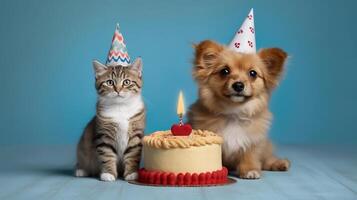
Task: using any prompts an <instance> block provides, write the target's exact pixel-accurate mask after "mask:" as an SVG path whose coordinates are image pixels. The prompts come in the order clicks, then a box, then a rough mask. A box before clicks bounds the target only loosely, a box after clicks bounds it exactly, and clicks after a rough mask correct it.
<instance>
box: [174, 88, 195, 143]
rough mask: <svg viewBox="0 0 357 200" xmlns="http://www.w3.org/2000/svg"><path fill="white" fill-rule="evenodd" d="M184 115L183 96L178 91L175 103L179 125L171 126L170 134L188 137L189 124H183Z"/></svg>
mask: <svg viewBox="0 0 357 200" xmlns="http://www.w3.org/2000/svg"><path fill="white" fill-rule="evenodd" d="M184 113H185V104H184V101H183V94H182V91H180V94H179V98H178V102H177V115H178V116H179V123H178V124H174V125H172V126H171V133H172V134H173V135H175V136H188V135H190V134H191V132H192V127H191V125H190V124H184V123H183V115H184Z"/></svg>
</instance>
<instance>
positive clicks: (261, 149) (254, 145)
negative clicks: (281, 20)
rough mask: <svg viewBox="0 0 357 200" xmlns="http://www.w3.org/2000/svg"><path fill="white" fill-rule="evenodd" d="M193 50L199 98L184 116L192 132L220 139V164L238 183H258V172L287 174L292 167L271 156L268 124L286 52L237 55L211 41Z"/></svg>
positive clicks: (262, 51)
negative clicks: (208, 133)
mask: <svg viewBox="0 0 357 200" xmlns="http://www.w3.org/2000/svg"><path fill="white" fill-rule="evenodd" d="M194 48H195V58H194V66H193V77H194V79H195V80H196V82H197V84H198V88H199V95H198V96H199V97H198V100H197V101H196V102H195V103H194V104H192V105H191V106H190V109H189V112H188V121H189V123H190V124H191V125H192V127H193V128H195V129H205V130H210V131H213V132H216V133H217V134H219V135H221V136H222V137H223V139H224V143H223V145H222V153H223V156H222V157H223V165H224V166H226V167H227V168H228V169H229V170H236V171H237V175H238V176H239V177H240V178H244V179H258V178H260V177H261V171H262V170H270V171H287V170H288V169H289V167H290V162H289V161H288V160H287V159H279V158H277V157H276V156H275V155H274V154H273V145H272V143H271V141H270V140H269V139H268V135H267V134H268V130H269V128H270V124H271V121H272V114H271V112H270V111H269V108H268V104H269V99H270V97H271V93H272V91H273V89H274V88H275V87H276V86H277V84H278V83H279V80H280V77H281V76H282V74H283V71H284V64H285V61H286V59H287V56H288V55H287V53H286V52H284V51H283V50H282V49H279V48H266V49H261V50H260V51H259V52H258V53H253V54H244V53H237V52H235V51H233V50H230V49H229V48H228V47H226V46H224V45H221V44H218V43H216V42H214V41H211V40H205V41H203V42H201V43H199V44H198V45H194Z"/></svg>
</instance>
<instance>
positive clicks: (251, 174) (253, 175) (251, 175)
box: [239, 170, 260, 179]
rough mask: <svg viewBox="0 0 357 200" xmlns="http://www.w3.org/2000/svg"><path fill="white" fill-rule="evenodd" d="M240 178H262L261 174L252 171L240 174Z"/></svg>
mask: <svg viewBox="0 0 357 200" xmlns="http://www.w3.org/2000/svg"><path fill="white" fill-rule="evenodd" d="M239 177H240V178H243V179H259V178H260V172H259V171H257V170H250V171H248V172H246V173H241V174H239Z"/></svg>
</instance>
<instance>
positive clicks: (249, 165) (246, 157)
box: [237, 147, 261, 179]
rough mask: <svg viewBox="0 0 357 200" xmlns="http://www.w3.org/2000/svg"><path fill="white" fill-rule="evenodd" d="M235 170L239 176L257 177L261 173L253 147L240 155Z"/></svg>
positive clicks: (258, 160) (259, 162) (245, 177)
mask: <svg viewBox="0 0 357 200" xmlns="http://www.w3.org/2000/svg"><path fill="white" fill-rule="evenodd" d="M241 156H242V157H241V158H240V162H239V163H238V166H237V170H238V172H237V173H238V174H239V177H240V178H244V179H258V178H260V174H261V161H260V159H259V154H258V153H257V152H256V148H255V147H251V148H250V149H248V150H245V151H244V152H243V154H242V155H241Z"/></svg>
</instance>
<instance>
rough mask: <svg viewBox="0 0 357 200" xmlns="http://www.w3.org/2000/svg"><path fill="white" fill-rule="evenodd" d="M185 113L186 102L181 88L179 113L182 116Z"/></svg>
mask: <svg viewBox="0 0 357 200" xmlns="http://www.w3.org/2000/svg"><path fill="white" fill-rule="evenodd" d="M184 114H185V103H184V101H183V93H182V91H181V90H180V93H179V97H178V102H177V115H178V116H180V117H182V116H183V115H184Z"/></svg>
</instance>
